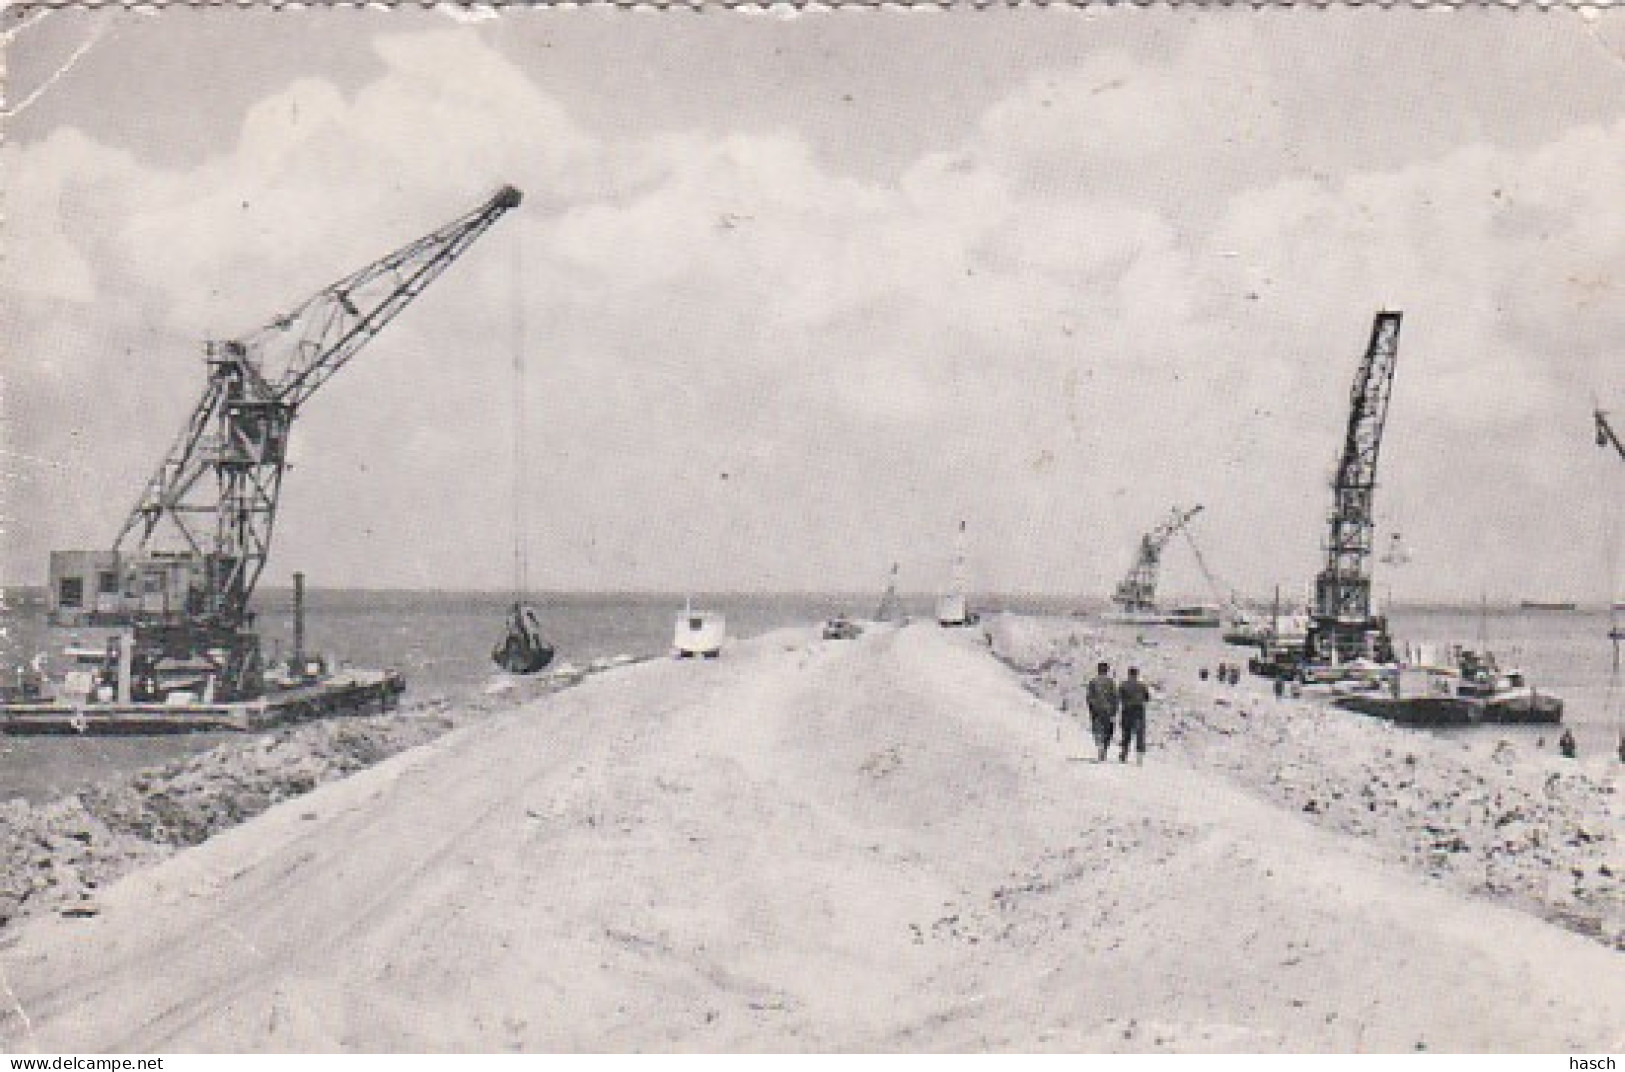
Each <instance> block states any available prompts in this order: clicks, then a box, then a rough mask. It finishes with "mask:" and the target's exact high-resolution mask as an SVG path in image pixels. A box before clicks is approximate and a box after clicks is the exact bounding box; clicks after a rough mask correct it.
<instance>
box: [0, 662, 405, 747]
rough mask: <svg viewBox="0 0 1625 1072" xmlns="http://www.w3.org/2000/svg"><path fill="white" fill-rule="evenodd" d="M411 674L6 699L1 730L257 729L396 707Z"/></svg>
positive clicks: (0, 715)
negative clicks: (150, 698) (81, 700)
mask: <svg viewBox="0 0 1625 1072" xmlns="http://www.w3.org/2000/svg"><path fill="white" fill-rule="evenodd" d="M404 691H406V679H405V678H404V677H403V676H402V675H401V674H399V673H397V672H396V671H393V670H382V671H351V672H349V673H346V674H342V675H339V676H337V677H334V678H332V679H330V680H327V681H323V682H319V683H317V684H314V685H304V686H300V687H297V688H291V689H286V690H282V691H278V692H275V693H271V694H269V695H266V696H261V697H259V698H257V699H254V700H243V701H239V702H235V703H214V704H161V703H127V704H121V703H93V704H82V705H72V704H63V703H57V702H46V701H41V702H14V703H6V704H0V733H4V734H9V735H14V736H22V735H52V734H54V735H83V736H118V735H155V734H171V733H200V732H205V731H219V730H236V731H241V732H251V731H254V730H264V729H270V728H273V727H276V726H282V725H287V724H290V723H294V722H306V721H309V720H311V719H316V718H326V717H329V716H334V715H365V714H373V713H381V712H384V711H388V710H390V709H391V708H393V707H394V706H395V705H396V703H397V701H398V700H399V697H400V695H401V693H403V692H404Z"/></svg>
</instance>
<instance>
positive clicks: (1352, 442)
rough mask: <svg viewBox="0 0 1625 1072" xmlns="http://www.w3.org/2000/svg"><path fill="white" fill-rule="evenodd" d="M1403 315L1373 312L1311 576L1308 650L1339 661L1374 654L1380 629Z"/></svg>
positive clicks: (1351, 396)
mask: <svg viewBox="0 0 1625 1072" xmlns="http://www.w3.org/2000/svg"><path fill="white" fill-rule="evenodd" d="M1401 317H1402V314H1401V313H1398V312H1391V311H1386V310H1385V311H1382V312H1379V313H1377V315H1376V318H1375V319H1374V320H1373V322H1372V325H1371V340H1370V342H1369V343H1368V344H1367V346H1366V351H1365V356H1364V357H1363V358H1362V359H1361V361H1360V367H1359V370H1358V372H1357V373H1356V374H1355V377H1354V387H1353V389H1352V391H1351V392H1350V395H1349V419H1348V428H1347V431H1346V433H1345V435H1344V439H1343V452H1342V455H1341V457H1340V459H1339V461H1338V466H1337V476H1336V477H1335V478H1334V480H1333V483H1332V496H1333V503H1332V514H1331V517H1330V518H1329V521H1328V535H1327V540H1326V548H1325V550H1326V564H1325V567H1324V568H1323V569H1322V570H1321V571H1320V573H1319V575H1318V576H1316V578H1315V613H1314V628H1313V630H1312V631H1311V638H1310V640H1311V649H1312V650H1311V654H1312V656H1318V657H1325V658H1331V659H1334V660H1338V661H1344V660H1348V659H1352V658H1356V657H1359V656H1361V655H1373V654H1378V653H1376V652H1372V651H1368V650H1366V649H1367V648H1368V646H1369V645H1368V643H1367V638H1368V637H1370V636H1371V635H1372V634H1376V635H1377V636H1379V637H1380V636H1382V635H1383V634H1384V628H1383V625H1382V623H1381V622H1379V621H1377V620H1375V619H1374V618H1373V617H1372V614H1371V553H1372V542H1373V539H1374V536H1375V531H1376V517H1375V514H1374V512H1373V499H1374V495H1375V491H1376V487H1377V455H1378V452H1379V451H1380V450H1381V448H1382V433H1383V427H1384V425H1385V423H1386V421H1387V418H1388V398H1389V395H1390V394H1391V393H1392V390H1393V383H1394V367H1395V363H1396V360H1397V358H1398V356H1399V325H1400V320H1401Z"/></svg>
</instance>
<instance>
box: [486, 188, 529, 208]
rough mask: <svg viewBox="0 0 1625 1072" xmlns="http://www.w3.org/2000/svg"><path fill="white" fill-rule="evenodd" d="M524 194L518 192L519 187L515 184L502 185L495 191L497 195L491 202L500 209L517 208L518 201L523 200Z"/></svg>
mask: <svg viewBox="0 0 1625 1072" xmlns="http://www.w3.org/2000/svg"><path fill="white" fill-rule="evenodd" d="M524 196H525V195H524V194H522V193H520V192H519V188H518V187H517V186H504V187H503V188H502V189H500V190H498V191H497V195H496V197H495V198H494V199H493V200H492V204H494V205H496V207H497V208H500V209H510V208H518V207H519V202H520V201H522V200H524Z"/></svg>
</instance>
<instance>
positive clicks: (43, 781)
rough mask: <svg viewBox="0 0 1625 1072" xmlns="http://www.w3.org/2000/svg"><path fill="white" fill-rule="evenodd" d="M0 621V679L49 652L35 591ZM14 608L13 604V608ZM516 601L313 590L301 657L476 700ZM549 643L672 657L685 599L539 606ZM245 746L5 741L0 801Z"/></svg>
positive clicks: (185, 738)
mask: <svg viewBox="0 0 1625 1072" xmlns="http://www.w3.org/2000/svg"><path fill="white" fill-rule="evenodd" d="M8 595H9V598H8V599H7V600H6V602H5V605H4V607H3V609H0V625H3V626H4V628H3V630H0V673H4V674H7V675H8V679H9V675H10V674H11V672H12V669H13V668H14V667H16V666H19V665H24V664H26V663H28V662H29V660H31V659H32V658H33V657H34V656H35V655H36V654H37V653H38V652H40V651H41V650H43V649H44V647H45V646H47V645H48V644H49V643H50V637H49V633H48V631H47V629H46V625H45V620H44V608H43V605H42V600H41V598H40V593H39V591H38V590H37V589H36V590H31V591H23V592H21V593H18V592H12V593H9V594H8ZM19 596H20V598H19ZM879 598H880V597H879V595H878V594H876V595H866V596H861V597H857V596H843V595H729V594H704V595H700V594H696V595H695V596H693V597H692V601H693V607H694V609H696V610H702V609H703V610H713V611H718V612H720V613H722V614H723V615H725V616H726V618H727V622H728V632H729V635H730V636H732V637H736V638H740V637H751V636H757V635H760V634H762V633H765V632H769V631H771V630H774V629H778V628H781V627H783V626H787V625H807V624H812V623H816V622H819V621H822V620H823V619H824V618H827V617H829V616H831V615H834V614H837V613H845V614H849V615H852V616H855V617H865V616H867V615H870V614H872V613H873V612H874V610H875V605H876V604H878V603H879ZM512 601H513V597H512V596H511V595H503V594H495V593H460V592H399V591H389V592H369V591H353V590H321V589H313V590H310V591H308V592H307V593H306V599H305V648H306V650H307V651H308V652H312V653H319V654H322V655H325V656H327V657H329V659H331V660H333V661H335V662H341V663H344V664H348V665H350V666H356V667H373V668H384V667H390V668H394V669H397V670H400V671H401V672H402V673H403V674H404V675H405V677H406V683H407V693H406V702H407V703H411V702H413V701H423V700H429V699H437V698H443V699H448V700H452V701H456V700H457V699H458V698H459V697H460V696H468V695H473V694H475V693H477V692H480V691H483V690H484V688H485V687H486V686H488V685H490V684H491V683H492V682H493V681H495V680H497V679H499V678H500V677H501V676H502V674H501V672H500V671H499V670H498V669H497V667H496V666H495V664H494V663H493V662H492V661H491V649H492V648H493V647H494V646H495V645H496V643H497V642H498V641H499V640H500V639H501V638H502V636H503V634H504V628H505V624H506V620H507V613H508V608H509V607H510V606H511V604H512ZM529 602H530V603H531V604H532V605H533V606H535V607H536V609H537V611H538V613H539V615H540V617H541V620H542V623H543V632H544V636H545V637H546V639H547V640H548V642H549V643H551V644H553V645H554V647H555V649H556V654H555V656H554V659H553V663H552V667H559V666H563V665H565V664H566V663H570V664H574V665H576V666H578V667H583V668H584V667H586V666H587V665H588V664H590V663H591V662H592V661H593V660H594V659H600V658H612V657H614V656H617V655H630V656H634V657H646V656H655V655H665V654H666V653H668V652H669V651H670V650H671V640H672V630H673V626H674V625H675V624H676V621H677V616H678V615H679V614H680V613H681V612H682V611H683V609H684V605H685V598H684V597H683V596H674V595H669V594H632V595H627V594H612V595H598V594H559V595H537V596H534V597H531V598H530V599H529ZM255 603H256V606H257V608H258V615H257V621H256V629H257V631H258V632H259V634H260V637H261V646H262V649H263V651H264V654H265V657H266V658H267V659H268V660H275V659H277V658H279V657H285V656H286V655H288V654H289V653H290V652H291V650H292V642H293V612H292V596H291V593H289V592H288V591H286V590H276V589H262V590H261V592H260V593H259V594H258V596H257V597H256V600H255ZM931 604H932V600H931V599H929V598H914V599H905V600H904V606H903V612H904V613H911V614H924V613H928V612H929V610H930V607H931ZM240 737H241V735H240V734H235V733H230V732H221V733H193V734H174V735H164V736H150V737H73V736H49V737H6V736H0V801H4V800H10V799H13V798H15V797H22V798H24V799H27V800H31V801H41V800H49V799H53V798H56V797H59V796H63V795H66V794H69V793H72V792H74V791H75V790H77V789H80V788H82V787H84V786H86V785H89V784H93V783H96V782H99V781H105V780H109V779H112V778H117V777H121V776H123V775H126V774H129V773H132V772H134V771H137V770H141V769H144V768H148V767H153V766H157V765H161V764H163V763H166V762H168V761H170V760H173V759H177V758H180V757H183V756H187V755H191V754H194V753H197V752H201V751H206V750H207V749H209V748H213V747H215V746H216V745H217V744H219V743H221V742H222V741H225V740H230V739H236V738H240Z"/></svg>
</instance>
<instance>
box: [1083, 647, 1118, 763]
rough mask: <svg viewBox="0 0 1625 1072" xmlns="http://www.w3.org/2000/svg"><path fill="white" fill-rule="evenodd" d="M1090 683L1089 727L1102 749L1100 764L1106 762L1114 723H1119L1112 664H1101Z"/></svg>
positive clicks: (1097, 744)
mask: <svg viewBox="0 0 1625 1072" xmlns="http://www.w3.org/2000/svg"><path fill="white" fill-rule="evenodd" d="M1095 669H1096V671H1097V673H1096V674H1095V676H1094V678H1093V679H1091V680H1090V682H1089V690H1088V701H1089V727H1090V729H1091V730H1092V731H1093V732H1094V735H1095V747H1097V748H1099V749H1100V762H1102V763H1104V762H1106V750H1107V749H1108V748H1110V747H1111V746H1112V723H1113V722H1116V721H1117V682H1116V681H1115V680H1114V679H1113V678H1112V667H1111V664H1110V663H1101V664H1100V665H1099V666H1097V667H1096V668H1095Z"/></svg>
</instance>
